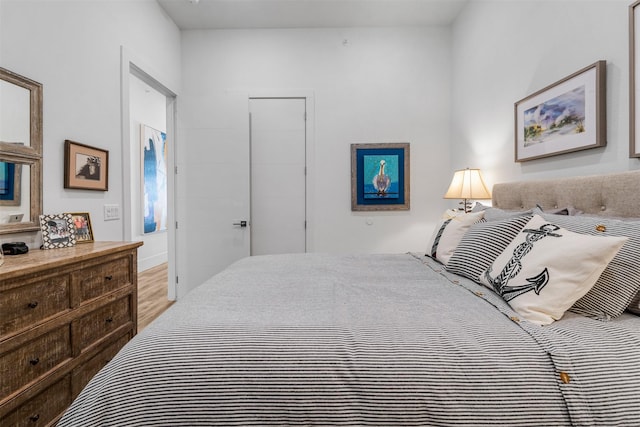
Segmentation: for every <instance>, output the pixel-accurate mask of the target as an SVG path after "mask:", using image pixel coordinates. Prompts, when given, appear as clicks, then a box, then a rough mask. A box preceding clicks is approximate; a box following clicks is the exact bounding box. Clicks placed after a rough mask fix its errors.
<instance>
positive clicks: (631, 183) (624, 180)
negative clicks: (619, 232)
mask: <svg viewBox="0 0 640 427" xmlns="http://www.w3.org/2000/svg"><path fill="white" fill-rule="evenodd" d="M492 194H493V206H494V207H496V208H500V209H507V210H520V209H530V208H534V207H535V206H536V205H540V207H542V209H562V208H565V207H570V206H571V207H574V208H576V209H578V210H581V211H583V212H584V213H585V214H590V215H601V216H608V217H636V218H637V217H640V170H638V171H632V172H620V173H612V174H606V175H594V176H580V177H572V178H558V179H549V180H540V181H529V182H513V183H500V184H495V185H494V186H493V191H492Z"/></svg>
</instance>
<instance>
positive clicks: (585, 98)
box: [515, 61, 607, 162]
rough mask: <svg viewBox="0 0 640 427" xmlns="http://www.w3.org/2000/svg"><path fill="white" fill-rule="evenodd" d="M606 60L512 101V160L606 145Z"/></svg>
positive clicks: (517, 160)
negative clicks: (513, 107) (513, 137)
mask: <svg viewBox="0 0 640 427" xmlns="http://www.w3.org/2000/svg"><path fill="white" fill-rule="evenodd" d="M605 88H606V61H598V62H596V63H595V64H592V65H589V66H588V67H585V68H583V69H582V70H580V71H577V72H575V73H573V74H571V75H570V76H568V77H565V78H564V79H562V80H560V81H559V82H557V83H554V84H552V85H550V86H547V87H546V88H544V89H542V90H539V91H538V92H536V93H534V94H532V95H529V96H528V97H526V98H524V99H522V100H520V101H518V102H516V103H515V161H516V162H524V161H527V160H533V159H539V158H542V157H549V156H555V155H557V154H562V153H570V152H573V151H578V150H586V149H588V148H596V147H604V146H605V145H606V144H607V123H606V120H607V119H606V89H605Z"/></svg>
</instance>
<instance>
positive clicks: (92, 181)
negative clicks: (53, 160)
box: [64, 139, 109, 191]
mask: <svg viewBox="0 0 640 427" xmlns="http://www.w3.org/2000/svg"><path fill="white" fill-rule="evenodd" d="M64 188H75V189H82V190H97V191H107V190H108V189H109V152H108V151H106V150H102V149H100V148H95V147H90V146H88V145H84V144H80V143H78V142H73V141H69V140H68V139H67V140H66V141H65V142H64Z"/></svg>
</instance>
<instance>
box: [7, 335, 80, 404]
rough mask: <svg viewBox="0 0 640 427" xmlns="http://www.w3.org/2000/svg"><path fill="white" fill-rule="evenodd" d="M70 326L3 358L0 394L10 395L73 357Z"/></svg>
mask: <svg viewBox="0 0 640 427" xmlns="http://www.w3.org/2000/svg"><path fill="white" fill-rule="evenodd" d="M70 338H71V335H70V331H69V325H64V326H63V327H61V328H58V329H54V330H52V331H50V332H47V333H46V334H44V335H41V336H39V337H38V338H36V339H34V340H33V341H30V342H28V343H27V344H26V345H24V346H22V347H19V348H18V349H16V350H14V351H11V352H9V353H6V354H3V355H2V356H1V357H0V376H1V377H2V383H1V385H0V396H7V395H9V394H11V393H12V392H14V391H16V390H18V389H20V388H21V387H23V386H25V385H27V384H29V383H30V382H31V381H33V380H35V379H37V378H38V377H40V376H41V375H43V374H45V373H47V372H49V371H50V370H52V369H53V368H55V367H56V366H57V365H59V364H60V363H62V362H64V361H65V360H67V359H70V358H71V339H70Z"/></svg>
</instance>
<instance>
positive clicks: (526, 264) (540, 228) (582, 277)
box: [480, 215, 628, 325]
mask: <svg viewBox="0 0 640 427" xmlns="http://www.w3.org/2000/svg"><path fill="white" fill-rule="evenodd" d="M627 240H628V238H627V237H611V236H588V235H585V234H578V233H573V232H571V231H568V230H565V229H563V228H560V227H558V226H556V225H553V224H551V223H549V222H548V221H546V220H545V219H544V218H542V217H541V216H539V215H534V216H533V218H532V219H531V220H530V221H529V222H528V223H527V225H525V227H524V229H523V230H522V231H521V232H520V233H519V234H518V235H517V236H516V238H515V239H514V240H513V241H512V242H511V244H509V246H507V248H506V249H505V250H504V251H503V252H502V253H501V254H500V255H499V256H498V258H496V260H495V261H494V262H493V264H492V266H491V267H489V269H487V271H486V272H485V274H483V275H482V276H481V277H480V281H481V282H482V283H484V284H485V285H486V286H488V287H489V288H491V289H493V290H494V291H496V292H497V293H498V294H500V295H501V296H502V297H503V298H504V299H505V300H506V301H507V302H508V303H509V305H510V306H511V307H512V308H513V309H514V310H515V311H516V312H518V314H520V316H522V318H524V319H526V320H529V321H530V322H533V323H536V324H538V325H548V324H550V323H552V322H553V321H554V320H558V319H560V318H561V317H562V315H563V314H564V312H565V311H567V310H568V309H569V308H571V306H572V305H573V303H575V302H576V301H577V300H578V299H580V298H581V297H582V296H583V295H585V294H586V293H587V292H588V291H589V290H590V289H591V288H592V287H593V285H594V284H595V283H596V281H597V280H598V278H599V277H600V274H601V273H602V272H603V271H604V269H605V268H606V267H607V264H609V261H611V260H612V259H613V257H614V256H615V255H616V254H617V253H618V250H620V248H621V247H622V245H623V244H624V243H625V242H626V241H627Z"/></svg>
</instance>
